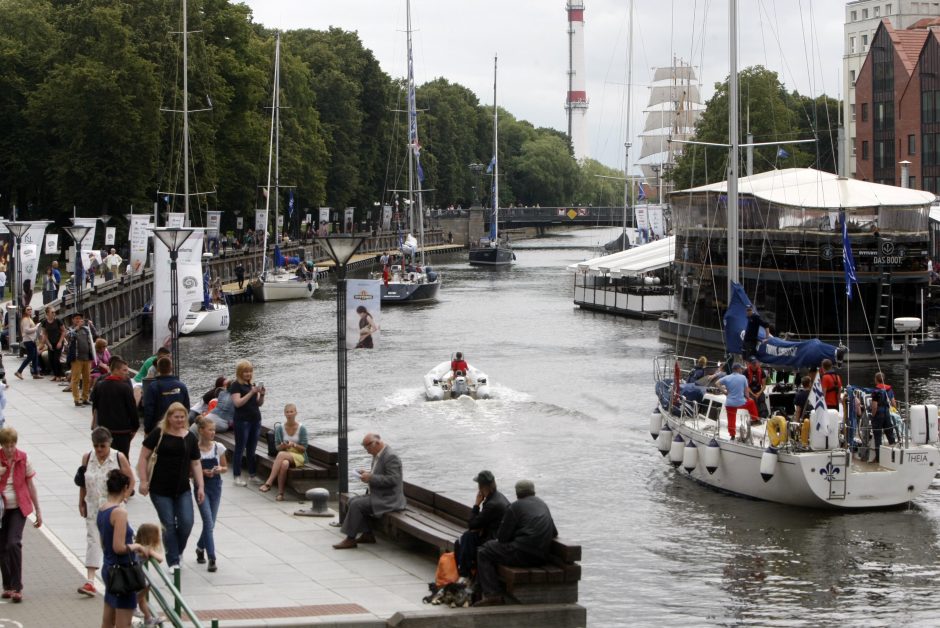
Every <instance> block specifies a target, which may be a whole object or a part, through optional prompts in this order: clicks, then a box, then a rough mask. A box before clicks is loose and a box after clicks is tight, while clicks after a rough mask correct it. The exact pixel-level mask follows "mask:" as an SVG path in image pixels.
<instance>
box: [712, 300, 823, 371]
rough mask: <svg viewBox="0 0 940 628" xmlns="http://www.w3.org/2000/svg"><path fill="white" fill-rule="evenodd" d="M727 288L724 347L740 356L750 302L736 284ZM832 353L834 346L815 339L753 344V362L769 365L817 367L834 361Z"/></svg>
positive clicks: (775, 339)
mask: <svg viewBox="0 0 940 628" xmlns="http://www.w3.org/2000/svg"><path fill="white" fill-rule="evenodd" d="M731 287H732V292H731V302H730V304H729V305H728V311H727V312H725V317H724V321H725V347H726V348H727V349H728V353H741V349H742V342H743V340H744V329H745V328H746V327H747V306H748V305H750V303H751V301H750V299H748V298H747V294H745V293H744V288H742V287H741V285H740V284H737V283H732V284H731ZM755 311H756V310H755ZM760 338H761V339H762V340H763V339H764V338H765V334H764V330H763V329H761V330H760ZM836 351H837V349H836V347H834V346H832V345H830V344H826V343H825V342H823V341H821V340H819V339H816V338H814V339H812V340H806V341H803V342H792V341H789V340H781V339H779V338H770V339H768V340H767V341H766V342H761V343H759V344H758V345H757V359H759V360H760V361H761V363H762V364H767V365H770V366H781V367H788V368H805V367H810V366H819V364H820V362H822V361H823V360H824V359H826V358H829V359H830V360H832V361H833V362H836V361H838V360H837V356H836Z"/></svg>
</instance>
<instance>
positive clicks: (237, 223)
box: [235, 216, 245, 231]
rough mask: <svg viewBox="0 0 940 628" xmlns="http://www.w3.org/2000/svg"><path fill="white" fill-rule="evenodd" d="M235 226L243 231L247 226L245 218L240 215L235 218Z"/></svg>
mask: <svg viewBox="0 0 940 628" xmlns="http://www.w3.org/2000/svg"><path fill="white" fill-rule="evenodd" d="M235 228H236V229H238V230H239V231H241V230H242V229H244V228H245V219H244V218H242V217H241V216H239V217H238V218H236V219H235Z"/></svg>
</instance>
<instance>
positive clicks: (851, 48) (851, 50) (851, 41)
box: [849, 36, 855, 54]
mask: <svg viewBox="0 0 940 628" xmlns="http://www.w3.org/2000/svg"><path fill="white" fill-rule="evenodd" d="M849 54H855V37H854V36H853V37H849Z"/></svg>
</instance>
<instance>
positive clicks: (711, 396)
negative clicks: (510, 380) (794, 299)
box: [650, 0, 940, 510]
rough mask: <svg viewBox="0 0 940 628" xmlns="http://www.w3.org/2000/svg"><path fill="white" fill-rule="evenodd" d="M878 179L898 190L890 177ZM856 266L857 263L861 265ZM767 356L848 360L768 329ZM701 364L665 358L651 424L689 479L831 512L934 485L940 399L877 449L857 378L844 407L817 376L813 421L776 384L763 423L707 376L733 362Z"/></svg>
mask: <svg viewBox="0 0 940 628" xmlns="http://www.w3.org/2000/svg"><path fill="white" fill-rule="evenodd" d="M729 11H730V42H731V43H730V66H731V67H730V71H729V90H728V91H729V97H728V101H729V103H731V105H730V107H729V119H728V127H729V136H730V137H729V142H730V151H729V152H730V155H729V160H728V164H729V167H728V180H727V183H726V189H725V192H726V193H725V194H723V195H722V201H721V203H723V204H724V207H725V208H726V210H727V229H726V231H727V243H726V246H727V248H726V249H725V250H726V251H728V252H730V253H729V254H728V255H727V273H728V277H727V281H728V288H727V289H728V292H727V294H728V309H727V312H726V314H725V319H724V321H725V334H726V335H725V344H726V347H725V348H726V350H727V351H728V352H729V353H732V352H735V351H740V349H741V339H742V337H743V331H744V326H743V325H744V321H745V320H746V318H745V317H746V314H745V313H746V308H747V307H748V306H750V305H751V304H750V301H749V300H748V298H747V295H746V294H745V292H744V290H743V288H742V287H741V285H740V271H739V255H740V248H739V245H738V239H739V233H738V224H739V217H740V215H743V216H745V217H747V216H748V214H747V213H746V212H745V209H746V207H745V205H746V203H739V198H738V184H739V181H738V169H739V167H740V160H739V146H740V145H739V139H738V121H739V115H740V111H739V109H740V102H739V100H738V68H737V52H736V51H737V0H730V8H729ZM765 175H767V176H769V177H774V176H776V175H775V174H772V173H765ZM755 176H756V177H760V176H761V175H755ZM794 176H796V175H794ZM749 178H751V179H753V178H754V177H749ZM815 185H816V186H818V185H819V182H818V181H817V182H816V184H815ZM879 187H880V188H885V190H883V191H884V192H885V193H887V188H888V186H879ZM788 188H789V189H788ZM796 188H797V189H799V186H796ZM687 192H688V191H686V192H683V194H686V193H687ZM783 192H784V193H791V194H792V193H795V192H796V189H794V187H793V186H784V188H783ZM841 219H842V225H843V232H842V234H843V242H844V243H845V242H847V241H848V240H847V238H848V236H847V231H846V229H845V227H846V218H845V212H844V211H843V212H842V216H841ZM843 246H844V248H845V251H846V254H847V257H846V258H845V259H847V260H851V248H850V246H849V245H848V244H844V245H843ZM847 263H848V262H847ZM850 266H851V264H849V265H848V266H847V267H846V279H847V286H851V285H852V284H851V283H850V282H849V281H848V280H849V277H850V273H849V267H850ZM854 273H855V271H854V268H852V272H851V274H852V275H854ZM846 292H847V295H848V293H849V292H848V290H847V291H846ZM835 316H839V315H838V314H835ZM901 320H904V319H901ZM758 358H759V359H760V360H761V361H763V362H765V363H769V364H772V365H774V366H779V367H783V368H789V369H801V368H813V367H816V366H818V365H819V364H820V362H821V361H822V360H823V359H828V360H832V361H833V362H838V361H839V360H840V359H841V352H840V348H838V347H835V346H833V345H829V344H826V343H823V342H820V341H819V340H809V341H805V342H790V341H786V340H781V339H777V338H768V339H767V340H766V342H763V343H761V346H760V348H759V350H758ZM694 365H695V361H694V360H690V359H689V358H684V357H678V356H661V357H658V358H656V359H655V361H654V367H655V390H656V397H657V407H656V409H655V410H654V411H653V413H652V415H651V417H650V433H651V435H652V436H653V437H654V439H655V440H656V444H657V448H658V449H659V451H660V452H661V453H662V454H663V456H668V459H669V461H670V463H671V464H672V465H673V466H674V467H675V468H676V469H677V470H678V469H680V468H681V469H682V470H683V471H680V472H679V473H680V474H682V475H684V476H687V477H689V478H691V479H693V480H695V481H697V482H699V483H701V484H704V485H707V486H710V487H713V488H716V489H719V490H721V491H725V492H729V493H732V494H735V495H742V496H747V497H751V498H757V499H762V500H767V501H771V502H777V503H780V504H786V505H792V506H800V507H812V508H822V509H832V510H857V509H872V508H890V507H895V506H899V505H902V504H906V503H908V502H910V501H911V500H913V499H914V498H916V497H917V496H918V495H920V494H921V493H923V492H924V491H926V490H927V489H928V488H929V487H930V485H931V483H932V482H933V479H934V474H935V473H936V469H937V468H938V465H940V450H938V447H937V441H938V430H937V427H938V426H937V406H936V405H928V404H919V405H912V406H908V419H907V421H906V422H903V423H898V424H897V425H896V426H894V427H893V428H892V429H897V433H898V435H899V438H898V441H897V442H896V443H895V442H891V443H886V442H882V443H881V446H880V448H879V449H877V451H873V450H874V449H875V448H874V447H872V445H871V437H872V430H871V429H870V424H869V423H868V421H869V417H868V416H867V410H866V408H868V407H869V394H870V392H871V391H867V390H865V389H862V388H857V387H852V386H850V387H848V388H847V389H846V397H847V398H846V399H845V403H844V404H842V403H841V402H840V404H839V405H840V408H838V409H835V408H832V407H827V404H826V402H825V400H824V396H825V394H824V391H823V387H822V382H821V378H820V377H819V375H817V377H816V380H815V383H814V385H813V391H812V394H811V395H810V397H809V399H808V400H807V403H806V404H805V406H804V408H805V412H804V416H805V417H806V418H803V420H800V421H789V420H788V419H787V416H786V415H787V414H788V413H789V411H790V410H792V409H793V399H792V396H791V397H789V398H786V397H783V398H781V399H780V400H779V401H778V402H776V403H775V402H773V401H772V400H771V399H772V396H773V395H774V394H775V393H776V394H780V393H779V392H777V391H775V390H774V387H773V386H770V385H768V386H767V387H765V388H764V390H763V391H762V392H763V393H764V396H765V399H768V400H771V403H769V404H768V405H769V406H770V409H771V411H772V416H771V417H770V418H769V419H766V420H763V421H761V420H757V421H755V420H754V413H752V412H749V410H747V409H744V408H735V409H734V411H733V412H731V413H730V414H731V416H729V410H728V409H727V408H726V407H725V402H726V395H724V394H719V393H717V392H714V390H712V389H709V388H708V387H707V386H701V385H699V383H706V384H708V383H709V382H710V381H713V380H714V379H715V378H716V377H717V376H718V375H723V374H724V373H723V372H721V369H722V368H724V366H726V365H721V364H720V363H719V364H718V365H717V368H715V374H712V373H709V372H708V371H707V370H705V369H703V370H702V371H698V372H696V373H695V374H694V375H693V376H692V377H691V378H689V377H686V374H687V373H690V371H691V367H692V366H694ZM738 366H739V365H735V368H737V367H738ZM706 367H707V365H706ZM688 379H693V380H695V381H687V380H688ZM684 381H685V382H686V383H683V382H684ZM791 395H792V391H791ZM787 405H789V408H788V407H787ZM755 410H756V409H755ZM801 418H802V417H801ZM729 421H730V422H731V423H730V424H729ZM732 426H734V429H731V428H732ZM886 431H887V430H886ZM888 440H892V441H893V440H894V439H893V438H888ZM872 454H874V455H872Z"/></svg>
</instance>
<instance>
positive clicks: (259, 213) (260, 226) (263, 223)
mask: <svg viewBox="0 0 940 628" xmlns="http://www.w3.org/2000/svg"><path fill="white" fill-rule="evenodd" d="M267 230H268V210H266V209H256V210H255V231H258V232H263V231H267Z"/></svg>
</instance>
